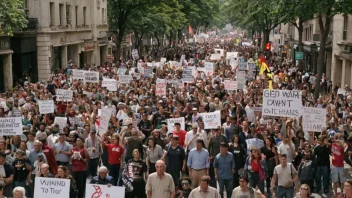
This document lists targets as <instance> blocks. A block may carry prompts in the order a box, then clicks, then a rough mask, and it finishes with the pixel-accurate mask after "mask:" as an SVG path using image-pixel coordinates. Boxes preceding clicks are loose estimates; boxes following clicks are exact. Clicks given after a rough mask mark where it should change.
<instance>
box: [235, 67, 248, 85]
mask: <svg viewBox="0 0 352 198" xmlns="http://www.w3.org/2000/svg"><path fill="white" fill-rule="evenodd" d="M245 75H246V73H245V72H244V71H239V72H237V75H236V82H237V89H244V87H245V85H246V78H245Z"/></svg>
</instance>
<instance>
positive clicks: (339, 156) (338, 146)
mask: <svg viewBox="0 0 352 198" xmlns="http://www.w3.org/2000/svg"><path fill="white" fill-rule="evenodd" d="M339 135H340V134H339ZM335 138H336V139H335V142H334V143H332V144H331V145H330V149H331V154H332V166H331V181H332V182H333V188H334V193H335V195H337V187H338V186H339V181H340V188H341V191H343V185H344V183H345V176H344V173H343V167H344V163H343V161H344V147H343V143H342V141H341V139H340V138H339V136H336V137H335ZM339 177H340V180H339Z"/></svg>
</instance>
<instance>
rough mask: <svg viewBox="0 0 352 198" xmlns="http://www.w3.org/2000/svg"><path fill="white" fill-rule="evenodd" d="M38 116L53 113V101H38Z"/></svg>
mask: <svg viewBox="0 0 352 198" xmlns="http://www.w3.org/2000/svg"><path fill="white" fill-rule="evenodd" d="M38 103H39V112H40V114H47V113H54V101H53V100H38Z"/></svg>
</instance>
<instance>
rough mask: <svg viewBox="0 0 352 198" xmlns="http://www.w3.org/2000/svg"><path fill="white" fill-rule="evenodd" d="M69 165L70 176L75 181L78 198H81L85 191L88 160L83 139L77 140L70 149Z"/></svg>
mask: <svg viewBox="0 0 352 198" xmlns="http://www.w3.org/2000/svg"><path fill="white" fill-rule="evenodd" d="M72 153H73V155H72V156H71V160H70V164H72V175H73V177H74V180H75V181H76V185H77V189H78V196H77V198H83V197H84V193H85V191H86V190H85V189H86V170H87V164H88V160H89V154H88V150H87V149H86V148H85V147H84V139H83V138H80V137H79V138H77V140H76V147H74V148H73V149H72Z"/></svg>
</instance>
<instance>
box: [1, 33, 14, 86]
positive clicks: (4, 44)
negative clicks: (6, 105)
mask: <svg viewBox="0 0 352 198" xmlns="http://www.w3.org/2000/svg"><path fill="white" fill-rule="evenodd" d="M12 53H13V51H12V50H11V49H10V38H9V37H7V36H0V92H3V91H6V90H8V89H11V88H12V61H11V59H12Z"/></svg>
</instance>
